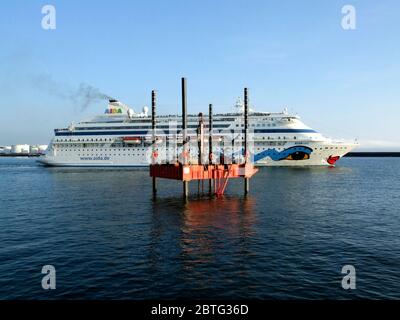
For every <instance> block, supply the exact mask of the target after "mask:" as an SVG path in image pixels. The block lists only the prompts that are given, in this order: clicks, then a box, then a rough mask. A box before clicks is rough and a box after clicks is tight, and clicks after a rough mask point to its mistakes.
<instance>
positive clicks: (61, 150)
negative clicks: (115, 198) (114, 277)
mask: <svg viewBox="0 0 400 320" xmlns="http://www.w3.org/2000/svg"><path fill="white" fill-rule="evenodd" d="M281 149H282V150H283V149H284V148H277V150H281ZM318 149H319V150H323V149H325V150H328V149H336V150H337V149H344V150H345V149H347V147H325V148H316V150H318ZM256 150H257V151H260V150H262V149H261V148H256ZM58 151H60V152H68V151H71V152H72V151H78V152H80V151H81V150H80V149H79V150H72V149H69V150H68V149H60V150H58ZM82 151H92V152H99V151H100V152H102V151H103V149H95V150H94V149H90V150H89V149H87V150H86V149H82ZM104 151H106V150H104ZM114 151H117V150H114ZM118 151H121V149H118ZM122 151H123V150H122ZM138 151H146V149H141V150H138ZM97 155H99V154H97ZM116 155H117V154H114V156H116ZM123 155H124V156H126V155H128V156H129V155H135V154H123ZM136 155H140V154H139V153H138V154H136ZM142 155H143V156H144V153H143V154H142ZM78 156H80V154H78ZM87 156H89V154H88V155H87ZM92 156H93V154H92ZM100 156H102V155H100ZM118 156H121V154H118Z"/></svg>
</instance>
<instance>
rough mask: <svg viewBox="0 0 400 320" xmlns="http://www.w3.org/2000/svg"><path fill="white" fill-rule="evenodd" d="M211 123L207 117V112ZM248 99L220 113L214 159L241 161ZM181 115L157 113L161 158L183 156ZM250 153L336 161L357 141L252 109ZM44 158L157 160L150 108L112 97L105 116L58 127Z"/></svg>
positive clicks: (76, 162)
mask: <svg viewBox="0 0 400 320" xmlns="http://www.w3.org/2000/svg"><path fill="white" fill-rule="evenodd" d="M203 117H204V120H205V123H207V116H206V115H204V116H203ZM198 119H199V116H198V115H189V116H188V136H189V139H190V141H189V142H190V147H189V155H188V156H189V161H192V162H195V161H197V160H196V159H197V158H198V157H197V155H198V152H197V142H196V134H197V133H196V129H197V126H198V121H199V120H198ZM242 119H243V104H242V103H241V102H240V101H238V102H237V103H236V105H235V110H234V112H231V113H225V114H216V115H214V118H213V121H214V125H213V132H214V136H215V137H216V138H215V141H213V145H214V146H215V147H213V152H214V156H215V160H214V161H219V160H221V159H223V161H225V162H227V161H228V162H229V161H231V162H238V161H240V157H243V156H244V155H243V152H242V141H241V140H242V139H243V126H244V124H243V120H242ZM180 127H181V118H180V117H179V116H178V115H165V116H157V129H156V145H157V161H159V162H168V163H171V162H175V161H179V157H178V158H176V155H179V150H180V148H181V146H182V134H181V132H180V131H181V130H180ZM249 131H250V137H251V139H250V148H249V150H250V153H251V154H250V155H249V156H250V157H251V159H252V160H253V161H254V163H255V164H256V165H260V166H261V165H265V166H276V165H278V166H293V165H294V166H308V165H334V164H335V162H336V161H337V160H339V159H340V158H341V157H343V156H344V155H345V154H346V153H348V152H350V151H351V150H352V149H353V148H354V147H356V146H357V143H356V142H345V141H340V140H333V139H330V138H326V137H324V136H323V135H322V134H320V133H319V132H317V131H316V130H314V129H312V128H310V127H308V126H307V125H305V124H304V123H303V122H302V121H301V119H300V117H298V116H297V115H292V114H289V113H288V112H287V110H286V109H285V110H283V111H282V112H276V113H273V112H256V111H254V110H251V112H250V113H249ZM54 134H55V136H54V138H53V139H52V141H51V143H50V145H49V147H48V149H47V151H46V154H45V155H44V156H42V157H41V158H40V160H39V161H40V162H41V163H43V164H46V165H51V166H147V165H149V163H151V161H152V148H151V146H152V130H151V117H150V116H149V115H148V108H147V107H144V108H143V111H142V112H140V113H135V112H134V111H133V110H132V109H131V108H129V107H128V106H126V105H125V104H123V103H121V102H119V101H117V100H110V101H109V104H108V107H107V109H106V110H105V113H104V114H103V115H99V116H96V117H94V118H93V119H91V120H89V121H82V122H79V123H77V124H73V125H70V126H69V127H68V128H63V129H55V130H54Z"/></svg>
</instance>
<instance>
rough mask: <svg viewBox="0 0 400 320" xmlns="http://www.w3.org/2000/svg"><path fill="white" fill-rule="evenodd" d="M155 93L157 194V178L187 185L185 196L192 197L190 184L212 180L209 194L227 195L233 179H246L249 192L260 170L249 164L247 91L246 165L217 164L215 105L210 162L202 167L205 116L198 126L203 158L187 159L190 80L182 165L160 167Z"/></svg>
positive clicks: (152, 169)
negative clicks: (194, 161) (214, 123)
mask: <svg viewBox="0 0 400 320" xmlns="http://www.w3.org/2000/svg"><path fill="white" fill-rule="evenodd" d="M155 100H156V99H155V91H153V92H152V128H153V153H152V155H153V161H152V164H151V165H150V176H151V177H152V178H153V195H156V193H157V187H156V178H164V179H172V180H178V181H182V182H183V196H184V197H185V198H186V197H187V196H188V183H189V182H190V181H193V180H197V181H198V182H199V183H200V182H201V183H204V180H208V181H209V191H210V193H211V192H212V189H213V190H214V194H215V195H217V196H221V195H223V194H224V191H225V189H226V186H227V184H228V181H229V179H233V178H243V179H244V182H245V188H244V192H245V194H247V193H248V192H249V179H250V178H251V177H252V176H253V175H254V174H255V173H257V171H258V169H256V168H255V167H254V165H253V164H252V163H250V162H249V161H248V151H247V150H248V148H247V131H248V97H247V88H245V89H244V131H245V135H244V154H245V155H246V156H245V157H244V163H228V164H224V163H223V161H222V163H220V164H216V163H213V157H214V156H213V153H212V141H213V138H212V127H213V124H212V105H211V104H210V105H209V156H208V159H209V161H208V163H206V164H202V152H203V145H204V143H203V142H204V123H203V119H202V115H201V114H200V115H199V117H200V118H199V127H198V131H197V132H198V143H199V157H198V163H197V164H190V163H188V160H187V154H188V152H187V141H188V140H187V136H186V129H187V115H186V79H185V78H182V141H183V148H182V149H183V151H182V155H186V157H185V156H182V159H183V160H182V162H177V163H173V164H171V163H165V164H157V163H156V158H157V156H158V154H157V151H156V150H155V141H156V137H155V132H156V116H155V106H156V104H155Z"/></svg>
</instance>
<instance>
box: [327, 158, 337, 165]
mask: <svg viewBox="0 0 400 320" xmlns="http://www.w3.org/2000/svg"><path fill="white" fill-rule="evenodd" d="M339 159H340V156H329V158H328V159H326V161H327V162H328V163H329V164H330V165H334V164H335V162H336V161H338V160H339Z"/></svg>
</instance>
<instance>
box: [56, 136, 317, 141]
mask: <svg viewBox="0 0 400 320" xmlns="http://www.w3.org/2000/svg"><path fill="white" fill-rule="evenodd" d="M291 138H292V139H293V140H297V137H296V136H293V137H280V136H278V137H269V136H268V137H262V139H263V140H274V139H278V140H281V139H282V140H290V139H291ZM302 138H304V137H302ZM308 138H309V139H312V137H308ZM236 140H240V138H237V139H236ZM241 140H243V137H241ZM54 141H55V142H113V141H114V139H112V138H104V139H103V138H99V139H98V138H90V139H55V140H54Z"/></svg>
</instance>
